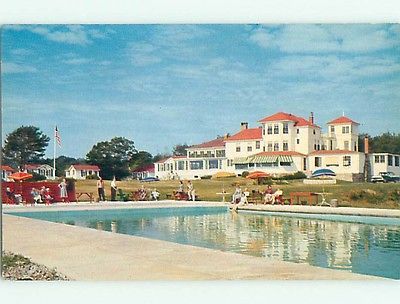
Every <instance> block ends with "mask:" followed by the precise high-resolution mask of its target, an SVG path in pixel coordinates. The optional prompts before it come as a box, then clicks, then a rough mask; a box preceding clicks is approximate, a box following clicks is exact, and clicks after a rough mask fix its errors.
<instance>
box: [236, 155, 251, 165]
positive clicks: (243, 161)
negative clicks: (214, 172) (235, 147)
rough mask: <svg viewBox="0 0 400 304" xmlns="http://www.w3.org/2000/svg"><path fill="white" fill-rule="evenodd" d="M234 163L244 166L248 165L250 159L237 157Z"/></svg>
mask: <svg viewBox="0 0 400 304" xmlns="http://www.w3.org/2000/svg"><path fill="white" fill-rule="evenodd" d="M233 163H234V164H235V165H242V164H248V163H249V161H248V158H247V157H236V158H234V159H233Z"/></svg>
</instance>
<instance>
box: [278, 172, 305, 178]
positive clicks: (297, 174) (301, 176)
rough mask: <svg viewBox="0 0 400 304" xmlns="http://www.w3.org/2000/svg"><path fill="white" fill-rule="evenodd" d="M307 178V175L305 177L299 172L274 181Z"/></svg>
mask: <svg viewBox="0 0 400 304" xmlns="http://www.w3.org/2000/svg"><path fill="white" fill-rule="evenodd" d="M306 177H307V175H305V174H304V172H301V171H297V172H296V173H293V174H288V175H285V176H281V177H276V178H274V179H276V180H295V179H304V178H306Z"/></svg>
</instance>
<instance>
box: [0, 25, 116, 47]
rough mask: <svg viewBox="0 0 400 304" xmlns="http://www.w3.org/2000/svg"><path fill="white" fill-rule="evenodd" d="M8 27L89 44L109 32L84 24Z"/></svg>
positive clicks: (50, 38)
mask: <svg viewBox="0 0 400 304" xmlns="http://www.w3.org/2000/svg"><path fill="white" fill-rule="evenodd" d="M6 29H9V30H15V31H24V30H25V31H30V32H32V33H35V34H38V35H41V36H43V37H45V38H47V39H48V40H51V41H55V42H60V43H67V44H78V45H86V44H89V43H91V42H92V41H93V40H94V39H104V38H106V37H107V34H108V33H109V31H108V32H101V31H99V30H95V29H90V28H87V27H86V26H82V25H67V26H54V25H48V26H45V25H14V26H7V27H6Z"/></svg>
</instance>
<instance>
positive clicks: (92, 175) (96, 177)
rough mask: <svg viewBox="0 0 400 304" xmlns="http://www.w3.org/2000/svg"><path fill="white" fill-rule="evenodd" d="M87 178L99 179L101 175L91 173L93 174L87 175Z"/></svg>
mask: <svg viewBox="0 0 400 304" xmlns="http://www.w3.org/2000/svg"><path fill="white" fill-rule="evenodd" d="M86 179H99V177H98V176H97V175H96V174H91V175H87V176H86Z"/></svg>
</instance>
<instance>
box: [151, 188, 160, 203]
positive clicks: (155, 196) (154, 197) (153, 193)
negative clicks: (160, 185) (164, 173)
mask: <svg viewBox="0 0 400 304" xmlns="http://www.w3.org/2000/svg"><path fill="white" fill-rule="evenodd" d="M159 197H160V192H158V191H157V189H156V188H154V190H153V191H151V199H152V200H154V201H158V198H159Z"/></svg>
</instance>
